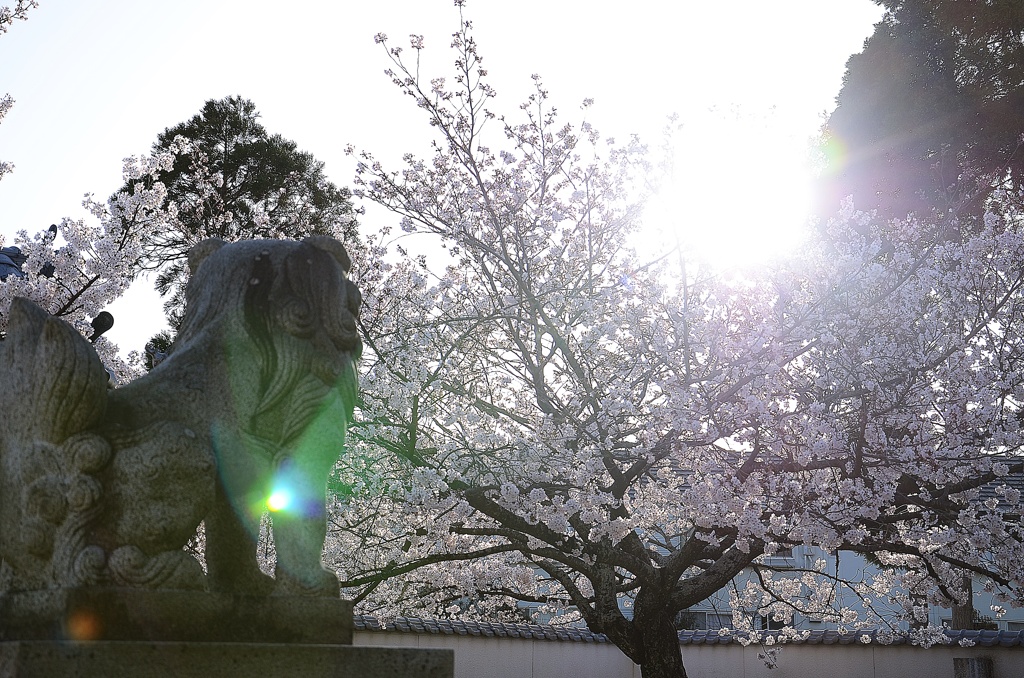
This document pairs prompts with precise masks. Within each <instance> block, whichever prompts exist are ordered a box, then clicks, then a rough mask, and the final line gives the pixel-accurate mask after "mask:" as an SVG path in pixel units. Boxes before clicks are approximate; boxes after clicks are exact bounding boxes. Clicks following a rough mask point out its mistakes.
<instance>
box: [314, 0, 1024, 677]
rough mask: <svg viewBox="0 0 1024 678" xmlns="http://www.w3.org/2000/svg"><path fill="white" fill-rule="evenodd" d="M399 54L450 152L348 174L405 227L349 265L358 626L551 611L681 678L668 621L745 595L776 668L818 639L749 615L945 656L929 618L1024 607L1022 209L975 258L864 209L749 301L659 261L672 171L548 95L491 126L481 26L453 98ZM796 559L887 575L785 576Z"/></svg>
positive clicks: (451, 85) (675, 263) (755, 289)
mask: <svg viewBox="0 0 1024 678" xmlns="http://www.w3.org/2000/svg"><path fill="white" fill-rule="evenodd" d="M457 4H459V6H460V7H461V3H457ZM377 41H378V42H379V43H381V44H382V48H383V49H384V53H385V55H386V58H388V59H390V61H391V68H390V69H389V70H388V75H389V77H390V78H391V79H392V81H393V82H394V83H395V85H396V86H397V87H399V88H400V89H401V90H402V91H403V92H404V93H405V94H406V95H407V96H409V97H411V98H412V100H413V101H414V102H415V103H416V106H417V107H418V109H419V110H420V111H421V113H422V114H424V115H425V117H426V118H427V120H428V122H429V124H430V128H431V130H432V131H433V133H434V135H435V138H434V142H433V153H432V154H431V155H430V156H429V157H426V158H418V157H415V156H412V155H407V156H406V157H405V158H404V160H403V164H402V165H401V167H399V168H397V169H389V168H386V167H384V166H383V163H380V162H378V161H377V160H376V159H375V158H374V157H373V155H372V154H371V153H369V152H365V151H363V152H357V151H355V150H352V151H351V152H352V153H353V155H355V156H356V159H357V161H358V167H357V175H356V179H355V184H356V186H355V188H356V191H355V193H356V195H359V196H362V197H364V198H365V199H368V200H370V201H372V202H374V203H376V204H378V205H381V206H383V207H385V208H387V209H388V210H390V211H391V212H392V213H393V214H394V215H395V216H396V219H397V221H398V226H399V229H400V232H392V231H391V230H390V229H388V228H385V229H382V230H381V231H380V233H378V234H377V237H376V239H371V240H369V241H368V242H367V243H365V244H363V245H362V246H361V247H362V249H361V250H360V251H358V252H357V253H356V254H354V256H353V259H354V260H355V261H357V262H358V263H357V267H358V270H357V272H356V273H357V275H358V282H359V285H360V288H361V289H362V292H363V295H364V317H363V319H362V324H363V330H364V333H365V341H366V353H365V355H364V358H363V377H362V403H361V420H360V421H359V422H358V423H357V424H356V425H355V426H354V427H353V430H352V438H353V442H352V444H351V446H350V450H349V454H348V455H347V456H346V458H345V459H344V460H343V462H342V464H341V465H340V466H339V467H338V471H337V474H336V478H334V480H333V485H334V488H335V491H336V496H337V502H336V504H335V506H334V507H333V517H332V520H333V531H332V534H331V537H330V540H331V541H330V544H329V548H328V551H327V557H328V559H329V560H330V561H331V562H332V563H333V564H335V565H336V566H337V567H338V568H339V570H340V572H341V576H342V578H343V579H344V580H345V584H346V585H347V586H348V587H349V590H350V592H351V593H352V595H353V596H354V598H355V600H356V602H357V603H358V605H359V606H360V607H361V609H363V610H364V611H367V612H373V613H376V614H378V615H382V616H384V617H385V618H386V617H388V616H390V615H396V614H409V613H411V612H413V611H415V610H419V611H420V613H422V614H429V615H435V616H461V617H470V618H472V617H478V618H495V617H510V618H516V617H518V616H521V615H522V614H523V610H524V609H529V610H532V611H537V612H540V613H542V614H546V615H550V616H551V617H552V618H553V619H554V620H555V621H564V622H572V621H583V622H585V623H586V624H587V625H588V626H589V627H590V628H591V629H592V630H594V631H596V632H601V633H605V634H607V635H608V637H609V639H610V640H611V641H612V642H614V643H616V644H617V645H618V646H619V647H620V648H621V649H622V650H623V652H624V653H626V654H627V656H630V657H631V658H633V660H634V661H636V662H637V663H639V664H640V665H641V666H642V669H643V672H644V675H645V676H680V675H685V671H684V669H683V665H682V660H681V657H680V652H679V645H678V642H677V638H676V633H675V628H674V626H673V619H674V616H675V614H676V613H677V612H679V611H680V610H683V609H686V608H687V607H689V606H691V605H693V604H696V603H698V602H700V601H702V600H704V599H705V598H707V597H708V596H710V595H712V594H713V593H715V592H716V591H718V590H720V589H722V588H723V587H727V586H729V587H731V589H730V591H731V593H730V596H731V599H732V608H733V610H734V626H735V627H736V632H737V633H738V634H739V635H738V637H741V638H742V642H756V643H761V644H763V645H765V644H767V643H768V642H769V641H768V640H767V639H768V638H771V641H770V642H771V643H777V642H783V641H784V640H785V639H786V638H791V637H795V636H794V635H793V634H795V633H797V632H796V631H794V630H793V629H792V628H790V629H788V635H787V632H785V631H784V632H783V633H782V634H781V635H766V634H764V633H763V632H761V631H760V630H758V629H757V628H755V626H754V625H753V624H751V623H750V620H751V619H752V618H753V617H754V615H765V616H769V617H770V618H772V619H773V620H775V621H779V622H782V623H792V619H793V615H794V614H800V615H806V616H814V617H816V618H819V619H827V620H830V621H832V622H833V623H835V624H837V625H839V626H841V627H843V628H846V629H848V630H859V629H867V628H869V627H873V628H876V629H877V628H882V629H884V630H885V631H886V633H892V634H895V633H902V632H905V631H906V630H907V629H912V639H913V640H915V641H916V642H919V643H921V644H924V645H927V644H930V643H934V642H938V641H939V640H940V639H941V632H940V631H937V630H935V629H931V628H928V627H922V626H921V625H920V624H918V623H917V622H916V618H917V617H918V616H919V613H920V610H922V609H926V606H927V605H928V604H940V605H947V606H948V605H950V604H952V603H953V602H955V601H958V600H963V598H964V596H965V593H964V591H963V589H962V582H963V578H964V576H965V575H969V576H973V577H975V578H978V579H982V580H984V581H986V582H987V586H988V587H989V588H991V590H993V591H995V592H996V593H997V594H998V598H999V600H1000V601H1001V602H1004V603H1006V604H1010V605H1018V606H1019V605H1022V604H1024V595H1022V589H1021V585H1022V582H1024V565H1022V563H1024V529H1022V526H1021V524H1020V523H1019V521H1018V520H1016V519H1015V518H1013V517H1014V516H1018V515H1020V512H1021V506H1020V503H1019V502H1020V496H1019V493H1017V492H1015V491H1013V490H1012V489H1011V488H1010V487H1009V486H1006V485H1001V481H1000V479H1001V478H1005V477H1006V475H1008V474H1011V473H1012V474H1018V473H1021V472H1022V470H1024V465H1022V457H1021V455H1020V450H1021V446H1022V443H1024V440H1022V436H1021V417H1020V416H1019V411H1020V406H1019V404H1020V403H1021V401H1022V398H1024V379H1022V375H1024V362H1022V361H1024V326H1022V323H1024V297H1022V295H1021V288H1022V286H1024V270H1022V267H1021V264H1020V262H1021V261H1024V225H1022V224H1024V220H1022V219H1021V216H1022V215H1021V210H1020V200H1019V197H1017V196H1009V195H1006V196H1001V198H1000V200H999V201H994V202H993V211H992V214H991V215H990V217H989V218H988V219H987V220H986V224H987V227H986V228H985V229H984V230H983V231H981V232H971V233H963V234H957V235H956V237H950V234H949V231H948V229H939V228H936V227H934V226H932V225H930V224H927V223H920V222H915V221H897V222H888V223H887V222H881V221H879V220H877V219H875V218H874V217H872V215H869V214H862V213H858V212H856V211H855V210H854V208H853V206H852V205H847V206H846V208H845V209H844V210H843V212H842V214H841V215H840V217H839V218H837V219H836V220H835V221H833V222H831V223H830V224H828V225H827V226H826V227H823V228H822V230H821V233H820V234H819V237H817V238H816V239H815V240H814V241H813V242H811V243H809V244H808V246H807V247H806V249H805V251H803V252H801V253H800V255H799V256H793V257H791V258H788V259H780V260H778V261H775V262H773V263H772V264H770V265H766V266H765V267H764V268H763V269H762V270H760V271H758V272H755V273H750V274H748V275H744V276H722V275H720V274H718V273H716V272H715V271H713V270H710V269H707V268H705V267H702V266H701V265H700V263H699V262H697V261H695V260H691V259H690V258H689V257H688V254H687V253H686V252H678V251H671V250H669V251H664V252H660V253H656V254H654V255H650V254H645V255H644V257H641V255H640V254H638V249H640V248H638V247H637V246H638V244H640V243H643V245H644V247H643V248H642V250H641V251H643V252H645V253H649V252H651V247H650V246H649V244H650V243H647V242H644V239H645V237H646V236H645V231H644V224H643V222H642V214H643V211H642V206H643V201H644V198H645V196H644V192H643V189H644V187H645V186H649V185H650V184H651V182H652V179H651V175H652V174H653V173H654V172H655V169H654V168H655V167H656V166H657V163H656V162H655V161H654V159H653V158H652V157H651V154H650V153H649V152H648V151H647V148H646V147H645V146H644V145H643V144H642V143H641V142H640V141H639V140H636V139H633V140H630V141H629V142H628V143H626V144H623V145H619V144H615V143H608V142H607V141H606V140H602V139H601V138H600V135H599V134H598V133H597V131H596V130H594V129H593V127H592V126H591V125H589V124H588V123H587V122H586V121H582V122H580V123H579V124H575V125H573V124H567V123H565V122H563V121H562V119H561V118H560V116H559V114H558V112H557V111H556V110H554V108H553V107H552V106H551V105H550V102H549V99H548V94H547V92H546V90H545V89H544V86H543V82H542V80H541V79H540V78H539V77H535V78H534V84H535V88H534V92H533V94H532V95H531V96H530V97H529V98H528V100H527V101H525V102H524V103H523V104H522V106H521V107H520V108H519V110H518V111H517V112H516V113H515V114H514V115H512V116H509V117H506V116H503V115H499V114H498V113H496V112H494V111H493V110H492V106H493V105H494V104H495V99H494V97H495V92H494V90H493V89H492V88H491V87H490V86H489V85H488V84H487V81H486V77H487V76H486V71H485V70H484V69H483V68H482V66H481V64H482V61H483V60H482V58H481V56H480V54H479V51H478V47H477V45H476V43H475V41H474V39H473V37H472V26H471V24H470V22H468V21H465V20H464V19H462V20H461V23H460V27H459V30H458V31H457V32H456V33H455V34H454V36H453V40H452V43H451V44H452V48H453V50H454V52H455V63H454V66H455V68H454V75H452V74H449V75H448V77H447V78H442V77H425V76H423V77H421V75H420V73H419V66H420V64H419V51H420V50H421V48H417V57H416V61H415V62H414V63H410V64H407V63H406V62H405V61H403V59H402V53H401V51H400V50H397V49H393V48H391V47H389V46H388V44H387V40H386V38H385V37H384V36H383V34H380V35H378V39H377ZM737 192H738V194H737V200H742V194H741V192H742V189H741V188H738V189H737ZM749 211H750V213H751V214H752V215H755V214H756V213H757V210H756V206H755V205H752V206H749ZM709 227H713V225H709ZM400 237H401V238H402V239H399V238H400ZM993 487H994V488H997V489H996V490H995V491H994V497H993V492H992V491H990V490H991V488H993ZM983 489H984V490H985V491H984V492H983ZM983 495H984V496H983ZM794 546H803V547H814V548H817V549H820V550H822V551H824V552H826V553H829V554H833V555H834V556H835V557H839V555H840V554H843V553H846V554H849V553H851V552H852V553H860V554H870V555H871V556H872V557H873V558H875V559H877V561H878V563H879V565H878V568H877V573H876V574H874V575H873V576H870V577H862V578H859V579H857V580H851V579H844V578H842V577H841V576H840V574H839V572H838V571H831V570H828V569H827V568H825V566H824V562H825V561H824V560H822V561H821V562H819V563H814V564H812V565H810V566H807V567H793V566H792V565H785V566H783V565H779V564H777V563H778V561H777V559H774V558H772V554H774V553H776V552H778V550H779V549H782V548H791V547H794ZM839 591H846V593H847V594H848V595H849V596H852V598H851V599H855V600H858V601H859V602H860V604H859V605H857V606H850V605H842V604H839V603H838V602H837V601H838V598H837V595H838V592H839ZM862 635H863V634H862ZM879 637H880V638H888V637H890V636H887V635H882V636H879ZM775 649H777V648H775ZM765 655H766V656H767V657H771V658H772V661H776V660H777V658H778V654H777V652H776V651H774V649H773V650H772V651H768V650H766V652H765Z"/></svg>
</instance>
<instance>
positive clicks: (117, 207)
mask: <svg viewBox="0 0 1024 678" xmlns="http://www.w3.org/2000/svg"><path fill="white" fill-rule="evenodd" d="M173 159H174V156H173V155H172V154H170V153H159V154H156V155H150V156H144V157H138V158H128V159H126V160H125V162H124V178H125V180H126V181H127V182H131V184H130V185H131V189H130V190H126V191H121V192H119V193H116V194H115V195H113V196H112V197H111V198H110V199H109V200H108V201H107V202H106V203H101V202H99V201H97V200H96V199H94V198H93V196H92V195H91V194H87V195H86V196H85V198H84V200H83V202H82V205H83V207H85V209H86V211H87V212H88V213H89V215H90V216H89V218H83V219H71V218H65V219H64V220H62V221H61V222H60V223H59V224H56V225H55V228H54V229H48V230H45V231H42V232H39V233H36V234H34V235H29V233H28V232H27V231H25V230H22V231H20V232H19V233H18V235H17V237H16V238H15V241H14V243H13V244H14V245H16V246H17V247H19V248H20V250H21V252H22V254H23V255H25V256H26V257H27V259H26V261H25V263H24V265H23V266H22V270H23V272H24V276H22V277H18V276H15V275H10V276H8V277H7V278H6V279H5V280H4V281H2V282H0V332H2V331H4V330H6V327H7V317H8V310H9V309H10V306H11V301H12V300H13V299H14V298H15V297H25V298H27V299H30V300H31V301H34V302H35V303H37V304H39V305H40V306H41V307H42V308H44V309H45V310H47V311H48V312H50V313H51V314H53V315H55V316H59V317H61V318H63V319H64V320H66V321H68V322H70V323H71V324H72V325H74V326H75V327H76V328H77V329H78V330H79V331H80V332H81V333H82V334H83V335H85V336H86V337H89V336H91V335H92V332H93V330H92V327H91V325H90V321H91V320H92V318H94V317H95V316H96V315H97V314H98V313H99V312H100V311H102V310H103V309H104V308H106V307H107V306H108V305H109V304H110V303H111V302H112V301H113V300H114V299H116V298H118V297H119V296H121V294H123V293H124V292H125V290H126V289H127V288H128V285H129V284H130V283H131V281H132V279H133V278H134V276H135V275H136V274H137V273H138V270H139V257H140V256H141V252H142V250H141V245H142V240H143V238H144V237H145V235H146V234H147V233H149V232H151V231H153V230H159V229H165V228H168V227H169V224H171V223H172V222H173V220H174V219H176V214H177V213H176V208H175V206H174V205H173V204H172V205H169V206H166V207H165V206H163V202H164V198H165V190H164V186H163V185H162V184H161V183H160V182H159V181H156V180H155V177H156V176H157V174H158V172H160V171H161V170H164V169H166V168H168V167H169V166H170V165H171V163H172V162H173ZM95 346H96V350H97V352H98V353H99V355H100V358H101V359H102V360H103V362H104V364H105V365H106V366H107V367H108V368H109V369H111V370H113V371H114V373H115V375H116V377H117V379H118V380H119V381H121V382H124V381H127V380H130V379H131V378H133V377H134V376H137V371H138V369H139V367H138V363H137V362H135V361H132V360H129V361H128V362H126V361H124V360H122V359H121V358H120V357H119V356H118V352H117V347H116V346H115V345H114V344H113V343H111V342H109V341H107V339H106V338H105V337H100V338H99V339H98V340H97V341H96V343H95Z"/></svg>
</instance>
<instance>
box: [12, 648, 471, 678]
mask: <svg viewBox="0 0 1024 678" xmlns="http://www.w3.org/2000/svg"><path fill="white" fill-rule="evenodd" d="M454 665H455V659H454V654H453V653H452V651H451V650H421V649H414V648H383V647H353V646H351V645H306V644H283V643H211V642H206V643H183V642H145V641H141V642H128V641H122V642H111V641H98V642H87V643H69V642H53V641H10V642H0V678H55V677H57V676H60V677H62V678H136V677H139V678H213V677H214V676H216V677H217V678H251V677H252V676H273V677H274V678H452V676H453V673H454Z"/></svg>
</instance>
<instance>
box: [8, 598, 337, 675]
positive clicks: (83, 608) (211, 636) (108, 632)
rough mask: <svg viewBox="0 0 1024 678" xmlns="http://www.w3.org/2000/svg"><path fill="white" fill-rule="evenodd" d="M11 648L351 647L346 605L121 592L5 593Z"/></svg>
mask: <svg viewBox="0 0 1024 678" xmlns="http://www.w3.org/2000/svg"><path fill="white" fill-rule="evenodd" d="M13 640H69V641H99V640H113V641H122V640H152V641H180V642H190V641H203V642H206V641H214V642H228V643H306V644H326V645H351V644H352V603H351V602H349V601H347V600H340V599H338V598H303V597H287V596H280V597H278V596H269V597H254V596H238V595H228V594H218V593H203V592H199V591H161V590H156V591H150V590H145V589H124V588H81V589H53V590H49V591H28V592H23V593H9V594H6V595H0V641H13ZM55 675H56V674H55Z"/></svg>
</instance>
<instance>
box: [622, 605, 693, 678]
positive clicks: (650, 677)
mask: <svg viewBox="0 0 1024 678" xmlns="http://www.w3.org/2000/svg"><path fill="white" fill-rule="evenodd" d="M633 624H634V628H635V629H636V634H637V641H639V645H640V650H641V651H640V653H639V659H640V661H639V662H638V663H639V664H640V674H641V675H642V676H643V678H686V669H685V668H683V656H682V653H681V652H680V650H679V632H678V631H677V630H676V627H675V624H673V617H672V615H668V614H659V615H657V616H655V615H642V617H641V618H640V619H637V618H635V617H634V619H633ZM634 661H635V660H634Z"/></svg>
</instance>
